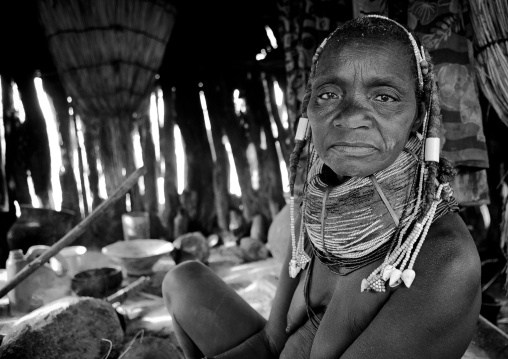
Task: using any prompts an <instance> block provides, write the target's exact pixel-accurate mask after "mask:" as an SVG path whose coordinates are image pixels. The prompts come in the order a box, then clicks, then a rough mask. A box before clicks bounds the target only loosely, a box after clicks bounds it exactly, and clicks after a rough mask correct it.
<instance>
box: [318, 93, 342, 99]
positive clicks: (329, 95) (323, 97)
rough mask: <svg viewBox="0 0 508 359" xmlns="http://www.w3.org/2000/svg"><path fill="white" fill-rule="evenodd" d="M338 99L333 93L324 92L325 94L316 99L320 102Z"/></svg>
mask: <svg viewBox="0 0 508 359" xmlns="http://www.w3.org/2000/svg"><path fill="white" fill-rule="evenodd" d="M337 97H339V96H338V95H337V94H335V93H333V92H325V93H322V94H320V95H318V98H319V99H320V100H332V99H335V98H337Z"/></svg>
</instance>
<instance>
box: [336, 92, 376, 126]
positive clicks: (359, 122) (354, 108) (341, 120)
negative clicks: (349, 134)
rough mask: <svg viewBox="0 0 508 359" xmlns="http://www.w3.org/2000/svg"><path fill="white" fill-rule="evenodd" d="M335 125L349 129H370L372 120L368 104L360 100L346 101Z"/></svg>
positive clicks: (337, 115) (350, 99)
mask: <svg viewBox="0 0 508 359" xmlns="http://www.w3.org/2000/svg"><path fill="white" fill-rule="evenodd" d="M333 125H334V126H335V127H347V128H361V127H365V128H370V127H371V125H372V120H371V116H370V111H369V108H368V106H367V104H365V103H364V101H363V100H362V99H360V98H349V99H346V100H345V101H344V102H343V103H342V106H341V108H340V109H339V111H338V113H337V114H336V116H335V118H334V120H333Z"/></svg>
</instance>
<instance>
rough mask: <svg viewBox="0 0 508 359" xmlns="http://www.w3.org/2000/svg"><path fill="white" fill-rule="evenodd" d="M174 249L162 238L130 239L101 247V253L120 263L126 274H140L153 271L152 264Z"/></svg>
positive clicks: (171, 244)
mask: <svg viewBox="0 0 508 359" xmlns="http://www.w3.org/2000/svg"><path fill="white" fill-rule="evenodd" d="M173 249H174V246H173V243H171V242H168V241H165V240H162V239H131V240H128V241H118V242H115V243H113V244H110V245H108V246H106V247H104V248H102V253H103V254H105V255H107V256H108V257H110V258H111V259H112V260H114V261H115V262H116V263H118V264H120V265H121V266H122V267H123V268H125V270H126V271H127V274H129V275H134V276H140V275H147V274H152V273H153V269H152V267H153V265H154V264H155V263H156V262H157V261H158V260H159V259H160V258H161V257H162V256H164V255H167V254H168V253H170V252H171V251H172V250H173Z"/></svg>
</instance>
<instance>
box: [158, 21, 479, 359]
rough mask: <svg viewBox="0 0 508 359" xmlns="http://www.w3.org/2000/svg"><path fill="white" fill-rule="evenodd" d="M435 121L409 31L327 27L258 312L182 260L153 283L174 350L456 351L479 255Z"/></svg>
mask: <svg viewBox="0 0 508 359" xmlns="http://www.w3.org/2000/svg"><path fill="white" fill-rule="evenodd" d="M439 127H440V107H439V99H438V95H437V87H436V83H435V80H434V72H433V65H432V62H431V59H430V56H429V54H428V52H427V51H426V50H425V48H424V47H423V46H422V45H421V44H420V43H419V41H418V39H417V38H416V37H415V36H414V35H412V34H411V33H410V32H409V31H408V30H407V29H406V28H405V27H403V26H402V25H400V24H398V23H397V22H395V21H393V20H390V19H388V18H384V17H381V16H367V17H363V18H360V19H356V20H352V21H349V22H347V23H346V24H344V25H343V26H342V27H339V28H338V29H337V30H335V31H334V32H333V33H332V34H331V35H330V36H329V37H328V38H327V39H326V40H325V41H324V42H323V43H322V44H321V46H320V47H319V48H318V49H317V51H316V55H315V56H314V58H313V65H312V69H311V74H310V78H309V83H308V86H307V91H306V95H305V98H304V101H303V108H302V118H301V119H300V120H299V123H298V131H297V134H296V141H295V142H296V146H295V150H294V152H293V155H292V159H291V165H290V170H291V175H290V183H291V194H292V197H291V203H290V206H291V233H292V236H291V237H292V238H291V245H290V246H289V248H288V252H287V258H286V262H285V263H287V266H286V265H284V267H283V270H282V272H281V274H280V278H279V285H278V288H277V293H276V296H275V299H274V303H273V306H272V310H271V313H270V317H269V319H268V321H266V320H265V319H264V318H263V317H261V316H260V315H259V314H258V313H257V312H256V311H255V310H254V309H252V308H251V307H250V306H249V305H248V304H247V303H245V302H244V301H243V300H242V299H241V298H240V297H239V296H238V295H237V294H236V293H235V292H234V290H232V289H231V288H229V287H228V286H227V285H226V284H225V283H223V282H222V281H221V280H220V278H219V277H217V276H216V275H215V274H214V273H213V272H212V271H211V270H210V269H208V268H207V267H206V266H204V265H202V264H200V263H198V262H186V263H183V264H181V265H179V266H177V267H176V268H174V269H173V270H172V271H171V272H169V273H168V275H167V276H166V278H165V281H164V283H163V292H164V298H165V301H166V305H167V308H168V310H169V311H170V313H171V314H172V316H173V321H174V325H175V331H176V335H177V337H178V340H179V342H180V344H181V347H182V349H183V351H184V353H185V355H186V356H187V358H203V357H208V358H212V357H213V358H302V359H303V358H313V359H330V358H341V359H346V358H348V359H349V358H354V359H358V358H376V359H379V358H390V359H393V358H433V359H438V358H443V359H452V358H461V357H462V355H463V353H464V352H465V351H466V349H467V347H468V344H469V342H470V340H471V338H472V335H473V332H474V329H475V325H476V320H477V318H478V314H479V308H480V298H481V291H480V262H479V256H478V252H477V250H476V246H475V244H474V242H473V240H472V238H471V236H470V234H469V232H468V230H467V228H466V226H465V225H464V223H463V221H462V220H461V218H460V217H459V216H458V214H457V213H456V211H457V204H456V202H455V200H454V198H453V196H452V190H451V188H450V185H449V182H450V180H451V179H452V178H453V174H454V171H453V168H452V166H451V165H450V163H449V162H448V161H447V160H446V159H444V158H442V157H441V156H440V144H439V134H438V131H439ZM306 146H307V150H308V164H307V166H306V182H305V184H304V190H303V194H302V195H301V196H299V197H298V199H295V198H294V193H293V192H294V190H293V187H294V178H295V172H296V168H297V166H298V162H299V157H300V153H301V152H302V150H303V149H304V148H305V147H306Z"/></svg>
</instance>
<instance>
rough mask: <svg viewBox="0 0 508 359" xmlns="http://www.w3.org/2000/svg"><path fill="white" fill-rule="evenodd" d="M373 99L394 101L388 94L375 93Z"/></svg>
mask: <svg viewBox="0 0 508 359" xmlns="http://www.w3.org/2000/svg"><path fill="white" fill-rule="evenodd" d="M375 100H377V101H381V102H394V101H395V99H394V98H393V97H392V96H389V95H377V96H376V97H375Z"/></svg>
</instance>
